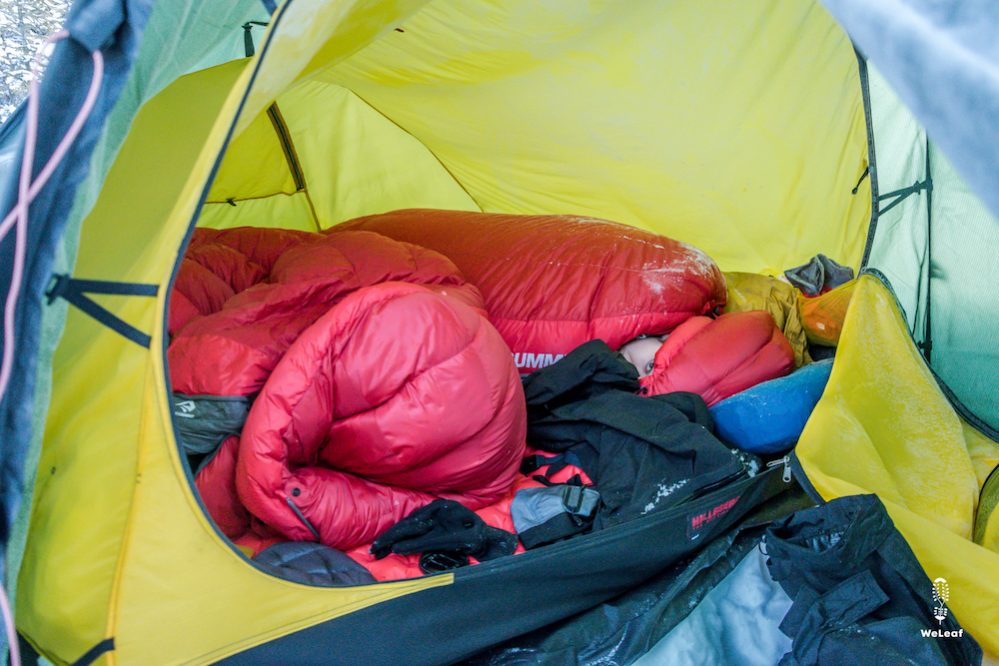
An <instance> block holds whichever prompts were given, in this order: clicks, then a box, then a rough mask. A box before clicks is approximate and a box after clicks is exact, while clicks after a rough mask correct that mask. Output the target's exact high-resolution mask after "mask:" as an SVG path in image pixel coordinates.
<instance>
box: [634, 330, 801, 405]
mask: <svg viewBox="0 0 999 666" xmlns="http://www.w3.org/2000/svg"><path fill="white" fill-rule="evenodd" d="M792 370H794V351H793V350H792V349H791V345H790V343H788V341H787V338H785V337H784V334H783V333H781V332H780V329H779V328H777V325H776V324H775V323H774V319H773V317H771V316H770V313H768V312H765V311H763V310H750V311H748V312H731V313H729V314H724V315H722V316H721V317H718V318H717V319H711V318H709V317H691V318H690V319H688V320H687V321H686V322H684V323H683V324H681V325H680V326H678V327H677V328H676V330H674V331H673V332H672V333H671V334H670V335H669V336H668V337H667V338H666V340H665V341H664V342H663V344H662V346H661V347H659V349H658V350H657V351H656V355H655V360H654V363H653V368H652V373H651V374H649V375H647V376H645V377H642V378H641V379H639V384H640V385H641V386H642V392H643V393H645V394H647V395H659V394H662V393H674V392H676V391H688V392H690V393H697V394H698V395H700V396H701V397H702V398H704V402H705V403H707V405H708V406H709V407H710V406H711V405H713V404H715V403H716V402H718V401H719V400H723V399H725V398H727V397H729V396H730V395H735V394H736V393H738V392H740V391H744V390H746V389H748V388H749V387H751V386H755V385H756V384H759V383H760V382H763V381H766V380H768V379H774V378H775V377H782V376H784V375H786V374H787V373H789V372H791V371H792Z"/></svg>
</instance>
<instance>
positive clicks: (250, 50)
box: [243, 2, 277, 58]
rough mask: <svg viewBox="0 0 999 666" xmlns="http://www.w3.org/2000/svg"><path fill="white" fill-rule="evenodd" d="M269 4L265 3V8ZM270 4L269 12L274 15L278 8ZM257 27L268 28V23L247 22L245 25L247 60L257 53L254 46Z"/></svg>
mask: <svg viewBox="0 0 999 666" xmlns="http://www.w3.org/2000/svg"><path fill="white" fill-rule="evenodd" d="M267 4H268V3H267V2H264V5H265V6H266V5H267ZM270 4H271V7H268V11H270V12H271V13H272V14H273V13H274V10H275V9H277V7H275V6H274V3H273V2H272V3H270ZM255 25H259V26H266V25H267V23H265V22H264V21H247V22H246V23H244V24H243V52H244V53H245V54H246V57H247V58H249V57H250V56H252V55H253V54H254V53H256V52H257V50H256V48H255V47H254V45H253V26H255Z"/></svg>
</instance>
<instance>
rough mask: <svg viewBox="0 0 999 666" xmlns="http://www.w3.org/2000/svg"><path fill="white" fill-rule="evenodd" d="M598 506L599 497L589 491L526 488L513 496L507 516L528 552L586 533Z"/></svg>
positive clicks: (575, 487) (580, 489)
mask: <svg viewBox="0 0 999 666" xmlns="http://www.w3.org/2000/svg"><path fill="white" fill-rule="evenodd" d="M599 505H600V493H599V492H597V491H596V490H594V489H592V488H583V487H581V486H570V485H555V486H548V487H544V488H525V489H524V490H520V491H518V492H517V494H516V495H515V496H514V498H513V502H512V503H511V504H510V516H511V517H512V518H513V525H514V527H515V528H516V530H517V536H518V537H519V538H520V542H521V543H522V544H524V548H528V549H530V548H536V547H538V546H541V545H544V544H547V543H552V542H553V541H558V540H559V539H564V538H566V537H569V536H572V535H573V534H578V533H580V532H584V531H586V530H587V529H589V527H590V526H591V525H592V523H593V516H594V515H595V514H596V511H597V507H598V506H599Z"/></svg>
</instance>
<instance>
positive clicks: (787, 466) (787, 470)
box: [767, 455, 791, 483]
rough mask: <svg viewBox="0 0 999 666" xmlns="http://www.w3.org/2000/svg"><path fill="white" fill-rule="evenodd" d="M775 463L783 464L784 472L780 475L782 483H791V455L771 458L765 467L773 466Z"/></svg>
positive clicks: (775, 465)
mask: <svg viewBox="0 0 999 666" xmlns="http://www.w3.org/2000/svg"><path fill="white" fill-rule="evenodd" d="M777 465H784V474H783V475H782V476H781V479H782V480H783V481H784V483H791V456H790V455H786V456H784V457H783V458H781V459H779V460H771V461H770V462H768V463H767V468H774V467H777Z"/></svg>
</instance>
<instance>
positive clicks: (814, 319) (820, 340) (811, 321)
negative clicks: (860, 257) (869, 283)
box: [798, 280, 857, 347]
mask: <svg viewBox="0 0 999 666" xmlns="http://www.w3.org/2000/svg"><path fill="white" fill-rule="evenodd" d="M856 284H857V281H856V280H850V281H849V282H846V283H844V284H841V285H840V286H838V287H836V288H835V289H833V290H831V291H827V292H826V293H824V294H822V295H821V296H815V297H813V298H808V297H807V296H802V295H800V294H799V296H798V302H799V303H800V304H801V318H802V323H803V324H804V327H805V335H806V336H807V337H808V341H809V342H810V343H812V344H813V345H826V346H827V347H835V346H836V345H837V344H838V343H839V334H840V333H841V332H842V331H843V320H844V319H846V309H847V308H848V307H850V298H851V297H852V296H853V287H854V285H856Z"/></svg>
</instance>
